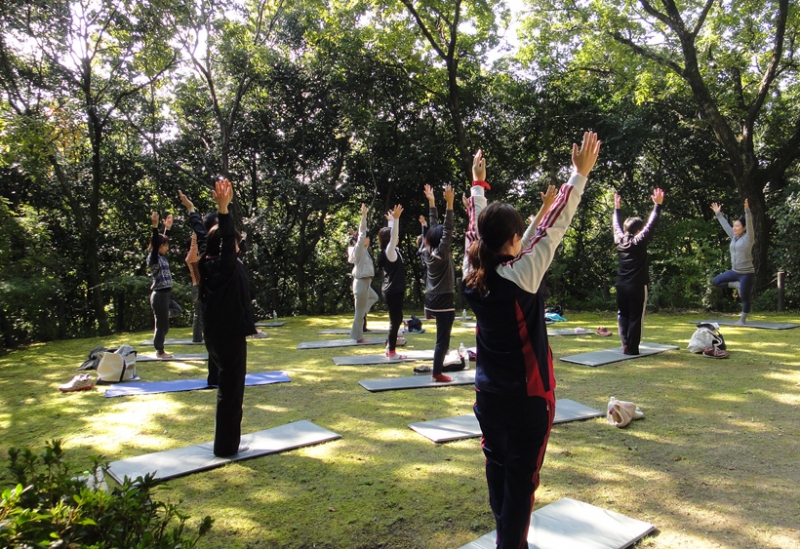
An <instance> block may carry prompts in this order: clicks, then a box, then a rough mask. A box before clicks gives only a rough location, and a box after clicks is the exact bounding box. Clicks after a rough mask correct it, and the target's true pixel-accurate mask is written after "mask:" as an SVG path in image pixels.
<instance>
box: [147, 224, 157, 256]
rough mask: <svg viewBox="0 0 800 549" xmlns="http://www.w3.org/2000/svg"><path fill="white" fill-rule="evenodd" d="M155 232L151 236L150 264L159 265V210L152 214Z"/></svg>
mask: <svg viewBox="0 0 800 549" xmlns="http://www.w3.org/2000/svg"><path fill="white" fill-rule="evenodd" d="M150 222H151V224H152V227H153V231H152V232H153V234H152V235H151V236H150V253H149V254H147V264H148V265H158V241H159V238H158V212H153V213H152V214H150Z"/></svg>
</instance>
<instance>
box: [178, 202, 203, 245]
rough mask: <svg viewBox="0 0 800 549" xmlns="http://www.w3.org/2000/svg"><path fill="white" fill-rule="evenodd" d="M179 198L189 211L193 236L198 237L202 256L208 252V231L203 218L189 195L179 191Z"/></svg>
mask: <svg viewBox="0 0 800 549" xmlns="http://www.w3.org/2000/svg"><path fill="white" fill-rule="evenodd" d="M178 198H180V200H181V204H183V205H184V207H185V208H186V211H187V212H188V213H189V226H190V227H191V228H192V231H193V233H194V234H193V237H194V238H196V241H197V253H198V255H199V256H200V257H202V256H203V255H205V253H206V240H207V237H208V231H206V227H205V225H204V224H203V219H202V218H201V217H200V214H198V213H197V212H196V211H195V209H194V204H193V203H192V201H191V200H189V197H188V196H186V195H185V194H183V191H178Z"/></svg>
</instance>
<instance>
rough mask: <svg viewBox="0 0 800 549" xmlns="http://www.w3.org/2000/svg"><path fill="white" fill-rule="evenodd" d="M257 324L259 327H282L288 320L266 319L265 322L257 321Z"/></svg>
mask: <svg viewBox="0 0 800 549" xmlns="http://www.w3.org/2000/svg"><path fill="white" fill-rule="evenodd" d="M256 326H258V327H259V328H280V327H281V326H286V322H284V321H283V320H266V321H264V322H256Z"/></svg>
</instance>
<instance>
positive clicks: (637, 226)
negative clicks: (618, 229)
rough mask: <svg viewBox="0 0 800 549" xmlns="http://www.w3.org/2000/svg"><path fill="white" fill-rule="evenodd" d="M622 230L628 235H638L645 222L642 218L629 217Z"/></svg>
mask: <svg viewBox="0 0 800 549" xmlns="http://www.w3.org/2000/svg"><path fill="white" fill-rule="evenodd" d="M622 228H623V230H624V231H625V232H626V233H628V234H636V233H638V232H639V231H641V230H642V229H643V228H644V221H642V218H641V217H629V218H628V219H626V220H625V223H623V225H622Z"/></svg>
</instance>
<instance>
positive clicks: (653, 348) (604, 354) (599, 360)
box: [559, 343, 679, 367]
mask: <svg viewBox="0 0 800 549" xmlns="http://www.w3.org/2000/svg"><path fill="white" fill-rule="evenodd" d="M678 349H679V347H678V346H677V345H662V344H661V343H640V344H639V353H640V354H638V355H623V354H622V347H615V348H613V349H604V350H602V351H592V352H589V353H581V354H579V355H572V356H564V357H561V358H559V360H561V361H563V362H572V363H573V364H583V365H584V366H591V367H595V366H602V365H603V364H611V363H612V362H620V361H622V360H632V359H634V358H642V357H643V356H650V355H656V354H658V353H663V352H664V351H676V350H678Z"/></svg>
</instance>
